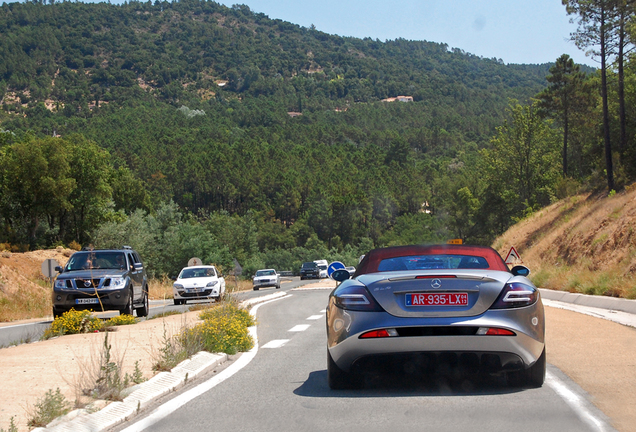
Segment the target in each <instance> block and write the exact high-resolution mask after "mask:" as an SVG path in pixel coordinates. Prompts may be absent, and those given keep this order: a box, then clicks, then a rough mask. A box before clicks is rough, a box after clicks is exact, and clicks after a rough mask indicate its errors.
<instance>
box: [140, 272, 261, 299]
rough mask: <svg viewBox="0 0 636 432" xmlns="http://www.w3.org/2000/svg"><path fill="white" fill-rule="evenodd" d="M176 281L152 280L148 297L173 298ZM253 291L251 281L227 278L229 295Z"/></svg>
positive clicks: (226, 285)
mask: <svg viewBox="0 0 636 432" xmlns="http://www.w3.org/2000/svg"><path fill="white" fill-rule="evenodd" d="M173 283H174V281H173V280H172V279H170V278H167V277H163V278H161V279H151V280H150V281H149V282H148V295H149V296H150V299H151V300H166V299H171V298H173V291H172V284H173ZM251 289H252V281H251V280H241V279H237V278H236V277H234V276H226V277H225V290H226V292H228V293H233V292H238V291H249V290H251Z"/></svg>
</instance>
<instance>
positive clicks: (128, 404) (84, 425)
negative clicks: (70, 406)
mask: <svg viewBox="0 0 636 432" xmlns="http://www.w3.org/2000/svg"><path fill="white" fill-rule="evenodd" d="M287 295H288V294H287V292H285V291H281V292H277V293H274V294H268V295H264V296H260V297H256V298H253V299H249V300H245V301H243V302H241V303H240V306H242V307H245V308H248V309H250V308H251V307H252V306H254V305H255V304H257V303H263V302H266V301H270V300H274V299H277V298H280V297H284V296H287ZM225 361H227V354H224V353H220V354H212V353H209V352H207V351H201V352H199V353H197V354H195V355H194V356H192V357H191V358H189V359H187V360H184V361H182V362H181V363H179V364H178V365H177V366H175V367H174V368H173V369H172V370H171V371H170V372H160V373H158V374H157V375H155V376H153V377H152V378H150V379H149V380H148V381H146V382H143V383H141V384H138V385H136V386H133V387H130V388H128V389H126V390H125V392H126V393H128V396H126V397H125V398H124V400H123V401H121V402H111V403H109V404H108V405H106V406H105V407H104V408H103V409H101V410H100V411H98V412H94V413H91V412H89V411H87V410H85V409H79V410H74V411H72V412H70V413H68V414H67V415H65V416H63V417H59V418H57V419H55V420H53V421H52V422H51V423H49V424H48V425H46V427H39V428H35V429H33V430H32V432H99V431H103V430H106V429H108V428H111V427H113V426H115V425H118V424H120V423H123V422H125V421H128V420H130V418H132V417H133V416H134V415H136V414H138V413H139V411H141V410H142V409H143V408H145V407H146V406H148V405H149V404H150V403H151V402H152V401H153V400H155V399H156V398H158V397H160V396H163V395H165V394H167V393H170V392H172V391H175V390H177V389H179V388H181V387H183V386H184V385H186V384H187V383H188V381H190V380H191V379H193V378H194V377H196V376H197V375H199V374H201V373H203V372H205V371H206V370H208V369H209V368H214V367H217V366H218V365H220V364H222V363H224V362H225Z"/></svg>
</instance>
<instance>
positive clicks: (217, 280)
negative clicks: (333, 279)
mask: <svg viewBox="0 0 636 432" xmlns="http://www.w3.org/2000/svg"><path fill="white" fill-rule="evenodd" d="M172 287H173V293H174V304H175V305H180V304H185V303H186V302H187V301H188V300H208V299H209V300H215V301H217V302H218V301H220V300H221V299H222V298H223V294H225V278H223V277H222V276H221V275H220V274H219V272H218V270H217V269H216V267H214V266H211V265H202V266H193V267H184V268H183V269H182V270H181V272H180V273H179V276H178V277H177V280H176V281H175V282H174V284H173V285H172Z"/></svg>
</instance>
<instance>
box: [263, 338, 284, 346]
mask: <svg viewBox="0 0 636 432" xmlns="http://www.w3.org/2000/svg"><path fill="white" fill-rule="evenodd" d="M287 342H289V339H274V340H271V341H269V342H267V343H266V344H265V345H263V346H262V347H261V348H280V347H282V346H283V345H285V344H286V343H287Z"/></svg>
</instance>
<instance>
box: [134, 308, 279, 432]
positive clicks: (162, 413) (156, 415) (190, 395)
mask: <svg viewBox="0 0 636 432" xmlns="http://www.w3.org/2000/svg"><path fill="white" fill-rule="evenodd" d="M288 297H289V296H285V297H279V298H275V299H273V300H269V301H266V302H263V303H260V304H257V305H256V306H254V307H253V308H252V309H251V310H250V314H251V315H252V316H253V317H256V311H257V310H258V308H259V307H260V306H262V305H264V304H267V303H271V302H273V301H277V300H280V299H282V298H288ZM249 332H250V335H251V336H252V337H253V338H254V348H252V349H251V350H249V351H248V352H245V353H243V354H241V356H240V357H239V358H238V359H237V360H236V361H235V362H234V363H232V364H231V365H230V366H228V367H227V368H226V369H225V370H224V371H222V372H220V373H219V374H217V375H215V376H213V377H212V378H210V379H209V380H208V381H206V382H204V383H201V384H199V385H198V386H196V387H194V388H193V389H191V390H188V391H187V392H184V393H182V394H180V395H179V396H177V397H175V398H174V399H171V400H169V401H168V402H166V403H164V404H163V405H161V406H159V407H158V408H157V409H155V410H154V411H152V412H151V413H150V414H149V415H148V417H146V418H144V419H142V420H140V421H138V422H137V423H135V424H133V425H131V426H129V427H127V428H126V429H122V431H121V432H141V431H143V430H145V429H148V428H149V427H151V426H152V425H154V424H156V423H158V422H160V421H161V420H163V419H164V418H166V417H168V416H169V415H170V414H172V413H173V412H175V411H176V410H178V409H179V408H181V407H182V406H184V405H185V404H187V403H188V402H190V401H191V400H193V399H195V398H197V397H199V396H201V395H202V394H203V393H205V392H207V391H209V390H210V389H211V388H213V387H215V386H216V385H217V384H220V383H222V382H223V381H225V380H226V379H228V378H230V377H231V376H232V375H234V374H235V373H237V372H238V371H240V370H241V369H243V368H244V367H245V366H247V365H248V364H249V363H250V362H251V361H252V359H253V358H254V357H256V353H257V352H258V339H257V337H256V326H254V327H250V328H249Z"/></svg>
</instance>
